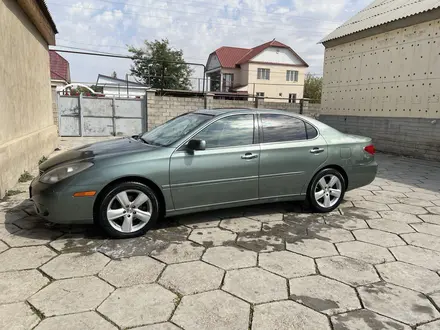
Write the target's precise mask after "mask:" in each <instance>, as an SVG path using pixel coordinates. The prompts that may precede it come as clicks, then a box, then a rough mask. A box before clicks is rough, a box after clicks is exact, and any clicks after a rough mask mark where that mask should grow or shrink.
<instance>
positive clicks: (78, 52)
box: [50, 46, 322, 83]
mask: <svg viewBox="0 0 440 330" xmlns="http://www.w3.org/2000/svg"><path fill="white" fill-rule="evenodd" d="M61 47H62V46H61ZM70 48H73V49H78V50H82V51H69V50H64V49H56V48H53V47H51V48H50V49H51V50H54V51H57V52H64V53H71V54H78V55H95V56H103V57H111V58H123V59H130V60H134V59H137V58H136V57H134V56H129V55H122V54H112V53H102V52H100V51H94V50H90V49H82V48H75V47H70ZM152 61H157V62H160V60H152ZM164 62H167V61H164ZM182 64H188V65H197V66H204V64H202V63H191V62H186V61H185V62H183V63H182ZM237 69H238V70H240V72H257V71H256V70H249V69H240V68H237ZM286 71H287V69H286V70H283V71H277V70H271V71H270V74H271V75H273V74H275V75H278V74H281V75H282V76H284V75H285V74H286ZM304 74H305V75H307V74H310V75H316V76H319V75H322V74H321V73H304ZM195 79H203V78H196V77H195ZM262 83H263V82H262Z"/></svg>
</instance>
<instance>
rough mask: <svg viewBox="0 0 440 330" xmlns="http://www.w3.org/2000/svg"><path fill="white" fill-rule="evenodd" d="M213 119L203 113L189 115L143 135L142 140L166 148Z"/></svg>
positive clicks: (172, 120)
mask: <svg viewBox="0 0 440 330" xmlns="http://www.w3.org/2000/svg"><path fill="white" fill-rule="evenodd" d="M212 117H213V116H212V115H206V114H201V113H187V114H184V115H182V116H179V117H176V118H173V119H171V120H169V121H167V122H166V123H165V124H162V125H160V126H158V127H156V128H154V129H152V130H151V131H149V132H147V133H145V134H143V135H142V136H141V139H142V140H143V141H144V142H145V143H148V144H152V145H157V146H162V147H166V146H169V145H171V144H173V143H174V142H176V141H178V140H180V139H181V138H183V137H185V136H186V135H187V134H188V133H190V132H192V131H193V130H194V129H195V128H197V127H198V126H200V125H202V124H203V123H204V122H206V121H208V120H210V119H212Z"/></svg>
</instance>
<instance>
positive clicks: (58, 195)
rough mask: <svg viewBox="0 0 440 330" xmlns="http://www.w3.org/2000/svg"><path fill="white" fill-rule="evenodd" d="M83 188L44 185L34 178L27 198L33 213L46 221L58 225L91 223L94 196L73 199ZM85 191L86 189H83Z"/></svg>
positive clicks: (61, 184)
mask: <svg viewBox="0 0 440 330" xmlns="http://www.w3.org/2000/svg"><path fill="white" fill-rule="evenodd" d="M82 188H83V187H78V186H76V187H72V186H68V185H64V184H63V183H62V182H60V183H59V184H54V185H50V184H45V183H41V182H40V181H39V177H36V178H35V179H34V180H33V181H32V183H31V184H30V186H29V197H30V199H31V200H32V201H33V203H34V207H35V212H36V213H37V215H38V216H40V217H42V218H44V219H46V220H47V221H50V222H53V223H60V224H91V223H93V205H94V202H95V198H96V196H93V197H73V194H74V193H75V192H77V191H81V190H82ZM84 190H87V189H84Z"/></svg>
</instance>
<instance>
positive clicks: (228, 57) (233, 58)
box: [214, 46, 249, 68]
mask: <svg viewBox="0 0 440 330" xmlns="http://www.w3.org/2000/svg"><path fill="white" fill-rule="evenodd" d="M248 52H249V48H238V47H225V46H223V47H220V48H219V49H217V50H216V51H215V52H214V53H215V54H216V55H217V57H218V60H219V62H220V65H221V66H222V67H224V68H235V64H237V62H238V61H239V60H240V59H241V58H242V57H243V56H244V55H246V54H247V53H248Z"/></svg>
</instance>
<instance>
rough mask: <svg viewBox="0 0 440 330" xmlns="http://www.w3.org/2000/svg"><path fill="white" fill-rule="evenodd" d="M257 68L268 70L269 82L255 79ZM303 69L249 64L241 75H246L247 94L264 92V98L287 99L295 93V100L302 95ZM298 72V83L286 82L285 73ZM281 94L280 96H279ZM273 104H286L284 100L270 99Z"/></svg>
mask: <svg viewBox="0 0 440 330" xmlns="http://www.w3.org/2000/svg"><path fill="white" fill-rule="evenodd" d="M258 68H265V69H270V80H262V79H257V72H258ZM305 69H306V68H305V67H298V66H286V65H273V64H272V65H269V64H260V63H252V62H250V63H249V64H248V65H247V67H246V68H243V74H246V75H247V77H248V79H247V83H248V92H249V93H252V92H253V90H254V86H253V84H255V92H264V96H265V97H269V98H285V99H287V98H288V97H289V93H296V97H297V99H300V98H302V97H303V95H304V76H305ZM287 70H296V71H298V82H293V81H286V71H287ZM280 93H281V94H282V95H281V96H280V95H279V94H280ZM269 101H273V102H286V100H276V99H271V100H269Z"/></svg>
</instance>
